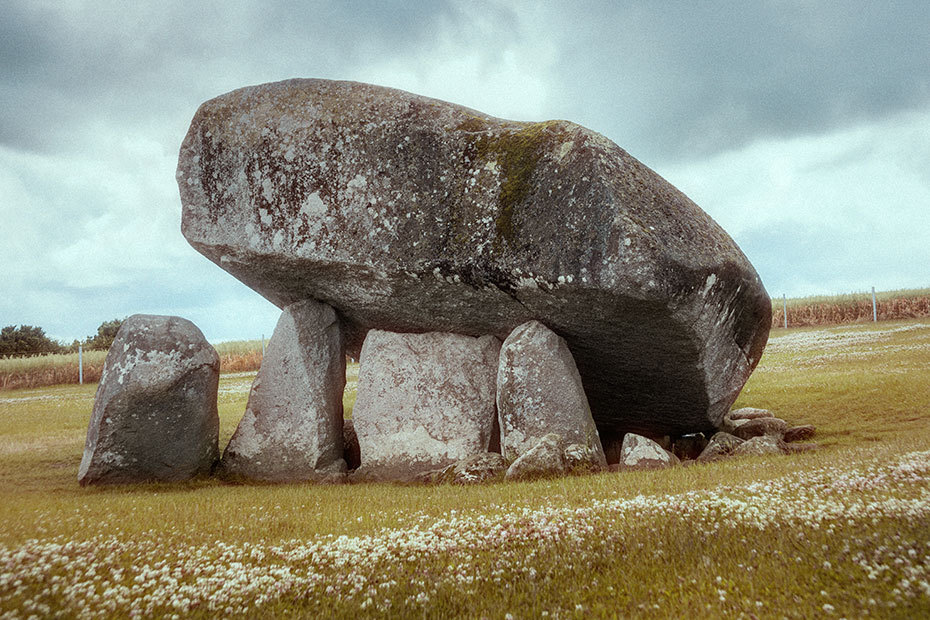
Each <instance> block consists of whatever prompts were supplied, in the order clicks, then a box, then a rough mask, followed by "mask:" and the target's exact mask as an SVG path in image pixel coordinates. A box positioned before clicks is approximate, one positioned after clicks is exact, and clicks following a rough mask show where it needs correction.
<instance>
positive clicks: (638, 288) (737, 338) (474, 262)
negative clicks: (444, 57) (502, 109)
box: [177, 80, 772, 439]
mask: <svg viewBox="0 0 930 620" xmlns="http://www.w3.org/2000/svg"><path fill="white" fill-rule="evenodd" d="M177 178H178V184H179V187H180V192H181V200H182V204H183V219H182V230H183V233H184V235H185V237H186V238H187V240H188V241H189V242H190V243H191V245H193V247H195V248H196V249H197V250H198V251H200V252H201V253H203V254H204V255H205V256H207V257H208V258H209V259H210V260H212V261H214V262H215V263H216V264H217V265H219V266H220V267H222V268H223V269H225V270H227V271H228V272H230V273H232V274H233V275H234V276H236V277H237V278H239V279H240V280H242V281H243V282H245V283H246V284H247V285H249V286H251V287H252V288H254V289H255V290H256V291H258V292H259V293H261V294H262V295H264V296H265V297H267V298H268V299H269V300H271V301H272V302H274V303H275V304H277V305H279V306H280V307H282V308H283V307H286V306H287V305H289V304H291V303H294V302H295V301H299V300H301V299H308V298H313V299H318V300H320V301H323V302H325V303H328V304H330V305H331V306H333V307H334V308H336V309H337V311H338V312H339V313H340V316H341V317H342V318H343V319H344V320H345V327H346V330H347V331H346V334H347V345H348V348H349V351H350V353H351V354H352V355H353V356H354V355H355V352H357V351H358V349H359V347H360V345H361V343H362V341H363V338H364V335H365V333H366V332H367V330H369V329H371V328H378V329H382V330H390V331H394V332H429V331H442V332H454V333H463V334H470V335H474V336H480V335H484V334H494V335H496V336H497V337H498V338H500V339H503V338H506V336H507V334H509V333H510V331H511V330H512V329H513V328H514V327H516V326H517V325H520V324H521V323H524V322H526V321H527V320H530V319H536V320H539V321H542V322H544V323H545V324H546V325H547V326H549V327H550V328H551V329H552V330H553V331H555V332H556V333H557V334H559V335H560V336H562V337H563V338H565V340H566V341H567V343H568V347H569V349H570V350H571V352H572V355H573V356H574V359H575V362H576V363H577V366H578V370H579V372H580V374H581V377H582V380H583V382H584V387H585V391H586V392H587V396H588V400H589V403H590V406H591V411H592V414H593V416H594V420H595V422H596V423H597V426H598V429H599V430H600V432H601V437H602V439H605V438H610V437H611V436H614V437H616V436H619V435H621V434H622V433H624V432H627V431H634V432H639V433H643V434H647V435H652V436H659V435H665V434H669V435H676V436H677V435H681V434H684V433H690V432H698V431H711V430H713V429H714V428H715V427H717V426H718V425H719V423H720V419H721V417H722V416H723V415H724V413H725V412H726V411H727V410H728V409H729V407H730V405H731V404H732V403H733V401H734V400H735V399H736V396H737V395H738V393H739V391H740V389H741V388H742V386H743V384H744V382H745V381H746V379H747V378H748V376H749V374H750V373H751V372H752V370H753V368H754V367H755V366H756V364H757V362H758V361H759V357H760V356H761V354H762V350H763V348H764V346H765V342H766V339H767V336H768V331H769V327H770V324H771V311H772V310H771V304H770V301H769V298H768V295H767V294H766V292H765V289H764V288H763V286H762V283H761V281H760V280H759V277H758V276H757V274H756V272H755V271H754V270H753V268H752V266H751V265H750V263H749V261H748V260H747V259H746V257H745V256H744V255H743V253H742V252H741V251H740V250H739V248H738V247H737V246H736V244H735V243H734V242H733V240H732V239H731V238H730V237H729V236H728V235H727V234H726V233H725V232H724V231H723V230H722V229H721V228H720V227H719V226H718V225H717V224H716V223H715V222H714V221H713V220H711V218H710V217H708V216H707V214H706V213H704V212H703V211H702V210H701V209H700V208H699V207H698V206H697V205H695V204H694V203H693V202H692V201H690V200H689V199H688V198H687V197H686V196H684V195H683V194H682V193H681V192H679V191H678V190H677V189H675V188H674V187H673V186H672V185H670V184H669V183H668V182H667V181H665V180H664V179H662V178H661V177H660V176H659V175H657V174H656V173H655V172H653V171H652V170H650V169H649V168H647V167H646V166H644V165H643V164H641V163H640V162H639V161H637V160H636V159H634V158H633V157H631V156H630V155H629V154H627V153H626V152H625V151H624V150H623V149H621V148H620V147H618V146H617V145H616V144H614V143H612V142H611V141H609V140H607V139H606V138H604V137H603V136H601V135H599V134H597V133H595V132H593V131H590V130H588V129H585V128H584V127H581V126H579V125H576V124H573V123H570V122H566V121H548V122H541V123H524V122H515V121H507V120H502V119H498V118H493V117H490V116H487V115H485V114H482V113H480V112H477V111H475V110H470V109H467V108H464V107H461V106H457V105H453V104H449V103H445V102H442V101H437V100H435V99H429V98H426V97H420V96H417V95H413V94H410V93H406V92H402V91H398V90H393V89H389V88H382V87H378V86H371V85H367V84H359V83H352V82H332V81H327V80H289V81H285V82H278V83H273V84H264V85H260V86H253V87H248V88H243V89H240V90H236V91H233V92H231V93H228V94H226V95H223V96H221V97H218V98H216V99H212V100H210V101H208V102H206V103H204V104H203V105H202V106H201V107H200V109H199V110H198V111H197V114H196V115H195V117H194V119H193V122H192V123H191V127H190V130H189V132H188V134H187V137H186V138H185V140H184V143H183V145H182V147H181V152H180V160H179V164H178V172H177Z"/></svg>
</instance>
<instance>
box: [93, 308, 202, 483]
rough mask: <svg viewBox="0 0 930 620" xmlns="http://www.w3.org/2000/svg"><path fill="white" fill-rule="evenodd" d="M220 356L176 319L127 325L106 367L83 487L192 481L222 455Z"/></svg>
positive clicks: (138, 318) (148, 318)
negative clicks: (220, 447)
mask: <svg viewBox="0 0 930 620" xmlns="http://www.w3.org/2000/svg"><path fill="white" fill-rule="evenodd" d="M219 371H220V359H219V356H218V355H217V354H216V351H215V350H214V349H213V347H212V346H210V343H209V342H207V341H206V339H205V338H204V337H203V333H201V331H200V330H199V329H197V327H196V326H195V325H194V324H193V323H191V322H190V321H188V320H186V319H182V318H180V317H176V316H158V315H146V314H134V315H132V316H131V317H129V318H127V319H126V320H125V321H123V324H122V326H121V327H120V329H119V331H118V332H117V334H116V338H115V340H114V341H113V344H112V345H111V346H110V350H109V352H108V353H107V357H106V360H105V361H104V363H103V373H102V375H101V377H100V384H99V385H98V387H97V395H96V397H95V398H94V408H93V411H92V413H91V416H90V423H89V425H88V427H87V439H86V441H85V443H84V455H83V457H82V459H81V465H80V469H79V471H78V482H80V484H81V485H82V486H83V485H90V484H116V483H131V482H144V481H175V480H187V479H189V478H193V477H195V476H198V475H205V474H209V473H210V472H211V470H212V468H213V466H214V464H215V462H216V460H217V459H218V458H219V449H218V446H217V439H218V435H219V416H218V415H217V409H216V393H217V386H218V384H219Z"/></svg>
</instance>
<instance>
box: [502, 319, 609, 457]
mask: <svg viewBox="0 0 930 620" xmlns="http://www.w3.org/2000/svg"><path fill="white" fill-rule="evenodd" d="M497 410H498V416H499V418H500V427H501V451H502V453H503V455H504V458H506V459H508V460H514V459H517V458H518V457H519V456H520V455H522V454H523V453H524V452H526V451H527V450H529V449H530V448H532V447H533V446H535V445H536V444H537V443H539V441H540V439H542V438H543V437H544V436H545V435H547V434H549V433H557V434H559V435H560V436H561V437H562V438H563V439H564V440H565V443H566V444H581V445H582V446H584V447H585V449H586V451H587V455H588V460H589V461H591V462H592V463H594V464H596V465H597V466H599V467H601V468H606V467H607V461H606V459H605V458H604V448H603V447H602V446H601V441H600V438H599V436H598V432H597V427H596V426H595V425H594V419H593V418H592V417H591V409H590V407H589V406H588V399H587V398H586V397H585V392H584V387H583V386H582V384H581V376H580V375H579V374H578V369H577V368H576V367H575V360H574V359H573V358H572V354H571V352H570V351H569V350H568V346H567V345H566V344H565V340H563V339H562V338H561V337H559V336H558V335H557V334H556V333H555V332H553V331H552V330H550V329H549V328H547V327H546V326H545V325H543V324H542V323H540V322H539V321H528V322H526V323H524V324H522V325H520V326H519V327H517V328H516V329H515V330H513V332H512V333H511V334H510V335H509V336H508V337H507V339H506V340H505V341H504V344H503V346H502V347H501V356H500V366H499V368H498V372H497Z"/></svg>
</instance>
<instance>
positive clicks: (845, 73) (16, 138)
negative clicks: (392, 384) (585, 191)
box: [0, 0, 930, 342]
mask: <svg viewBox="0 0 930 620" xmlns="http://www.w3.org/2000/svg"><path fill="white" fill-rule="evenodd" d="M927 24H930V4H928V3H925V2H917V1H914V2H896V3H892V4H880V3H870V2H847V3H843V4H842V5H838V4H836V3H811V2H801V1H800V0H798V1H789V0H772V1H769V2H759V3H753V4H752V5H751V7H750V6H749V5H744V4H741V3H731V2H720V1H714V2H706V3H698V4H694V5H693V4H692V3H681V4H678V3H668V2H636V3H616V2H584V1H581V2H579V1H575V2H571V3H568V2H564V3H562V2H553V3H519V2H504V1H493V0H487V1H485V0H482V1H468V2H466V1H455V0H447V1H442V2H422V1H421V2H417V1H409V0H408V1H382V2H377V3H368V2H361V1H348V2H338V1H336V0H332V1H323V0H320V1H314V2H248V1H239V2H235V1H227V2H202V3H187V2H180V1H174V0H168V1H164V2H159V3H157V4H154V3H133V4H126V3H122V2H115V1H100V2H81V1H73V2H39V1H35V0H32V1H18V0H14V1H13V2H10V3H7V4H6V5H5V6H4V19H3V20H2V21H0V215H2V218H3V219H2V221H3V225H2V227H0V244H2V246H0V247H2V253H3V258H4V269H2V270H0V274H2V275H0V291H2V295H0V297H2V300H0V324H2V325H14V324H27V325H38V326H41V327H43V328H44V329H45V331H46V333H48V334H49V335H50V336H52V337H53V338H56V339H61V340H63V341H67V342H70V341H71V340H73V339H75V338H83V337H85V336H88V335H90V334H93V333H94V332H95V331H96V328H97V326H98V325H99V324H100V323H102V322H103V321H106V320H109V319H113V318H122V317H124V316H127V315H129V314H134V313H156V314H177V315H180V316H184V317H185V318H188V319H191V320H192V321H193V322H194V323H195V324H197V325H198V326H199V327H200V328H201V329H202V330H203V331H204V333H205V335H206V336H207V338H208V339H210V340H211V341H214V342H217V341H222V340H234V339H252V338H256V339H257V338H259V337H261V336H262V335H264V336H265V337H266V338H267V337H268V336H270V334H271V331H272V330H273V328H274V325H275V322H276V320H277V317H278V314H279V312H280V311H279V310H278V309H277V308H275V307H274V306H273V305H272V304H271V303H270V302H267V301H266V300H264V299H263V298H262V297H261V296H260V295H258V294H257V293H255V292H253V291H251V290H250V289H248V288H247V287H246V286H245V285H243V284H241V283H239V282H238V281H236V280H235V279H234V278H233V277H232V276H231V275H229V274H227V273H226V272H224V271H222V270H221V269H220V268H219V267H217V266H215V265H214V264H213V263H211V262H210V261H208V260H207V259H206V258H204V257H203V256H201V255H200V254H199V253H197V252H196V251H195V250H194V249H193V248H191V247H190V246H189V245H188V244H187V242H186V241H185V240H184V238H183V237H182V235H181V233H180V213H181V206H180V200H179V197H178V191H177V185H176V182H175V178H174V171H175V167H176V165H177V157H178V148H179V146H180V143H181V140H182V139H183V137H184V135H185V133H186V131H187V128H188V125H189V123H190V121H191V118H192V117H193V115H194V112H195V111H196V109H197V107H198V106H199V105H200V104H201V103H202V102H203V101H205V100H207V99H210V98H212V97H215V96H218V95H220V94H222V93H225V92H228V91H230V90H234V89H236V88H239V87H242V86H247V85H250V84H258V83H263V82H271V81H276V80H281V79H287V78H292V77H319V78H328V79H346V80H355V81H361V82H370V83H375V84H379V85H383V86H390V87H394V88H400V89H403V90H408V91H411V92H415V93H417V94H421V95H426V96H430V97H436V98H439V99H444V100H447V101H452V102H454V103H457V104H461V105H465V106H469V107H472V108H475V109H478V110H481V111H482V112H485V113H488V114H492V115H495V116H500V117H503V118H511V119H516V120H533V121H538V120H546V119H554V118H561V119H567V120H571V121H573V122H577V123H580V124H582V125H585V126H586V127H589V128H591V129H593V130H595V131H598V132H600V133H602V134H604V135H605V136H607V137H608V138H609V139H611V140H613V141H614V142H616V143H617V144H619V145H620V146H621V147H622V148H624V149H625V150H627V151H628V152H629V153H630V154H631V155H633V156H634V157H636V158H637V159H639V160H640V161H642V162H643V163H645V164H646V165H647V166H649V167H650V168H652V169H654V170H656V171H657V172H658V173H659V174H660V175H662V176H663V177H664V178H666V179H667V180H668V181H669V182H671V183H672V184H673V185H675V186H676V187H678V188H679V189H681V190H682V191H683V192H684V193H685V194H687V195H688V196H689V197H690V198H691V199H693V200H694V201H695V202H696V203H697V204H698V205H699V206H701V207H702V208H703V209H704V210H705V211H707V212H708V213H709V214H710V215H711V216H712V217H713V218H714V219H715V220H717V222H719V223H720V224H721V225H722V226H723V227H724V229H725V230H726V231H727V232H728V233H729V234H730V235H731V236H732V237H733V238H734V240H735V241H736V242H737V243H738V244H739V246H740V247H741V248H742V250H743V251H744V253H745V254H746V255H747V256H748V257H749V259H750V261H751V262H752V263H753V265H754V266H755V268H756V270H757V271H758V272H759V274H760V276H761V277H762V280H763V282H764V284H765V286H766V288H767V290H768V292H769V294H770V295H771V296H772V297H773V298H774V297H781V296H782V294H786V295H788V296H789V297H794V296H804V295H813V294H823V295H827V294H837V293H851V292H858V291H866V290H868V289H869V288H870V287H872V286H874V287H876V288H877V289H878V290H891V289H900V288H924V287H928V286H930V243H928V242H927V240H928V238H930V216H928V215H927V210H928V207H930V165H928V164H930V63H928V62H926V50H927V49H930V29H928V28H926V26H927Z"/></svg>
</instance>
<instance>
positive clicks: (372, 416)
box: [352, 330, 501, 480]
mask: <svg viewBox="0 0 930 620" xmlns="http://www.w3.org/2000/svg"><path fill="white" fill-rule="evenodd" d="M500 346H501V343H500V340H498V339H497V338H495V337H493V336H483V337H481V338H472V337H471V336H462V335H458V334H444V333H436V332H433V333H427V334H396V333H392V332H386V331H381V330H371V331H370V332H369V333H368V337H367V338H366V339H365V346H364V347H362V354H361V358H360V366H359V376H358V398H357V400H356V401H355V407H354V409H353V411H352V419H353V420H354V422H355V432H356V434H357V435H358V443H359V448H360V449H361V456H362V465H361V467H360V468H359V475H360V476H361V477H363V478H375V479H377V478H383V479H400V480H403V479H411V478H413V477H415V476H416V475H417V474H419V473H422V472H425V471H429V470H432V469H437V468H440V467H445V466H447V465H451V464H453V463H455V462H456V461H461V460H464V459H466V458H468V457H470V456H473V455H476V454H483V453H485V452H487V451H488V447H489V446H490V445H491V432H492V428H493V426H494V417H495V415H496V413H495V404H494V394H495V387H494V386H495V378H496V374H497V362H498V356H499V354H500Z"/></svg>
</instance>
